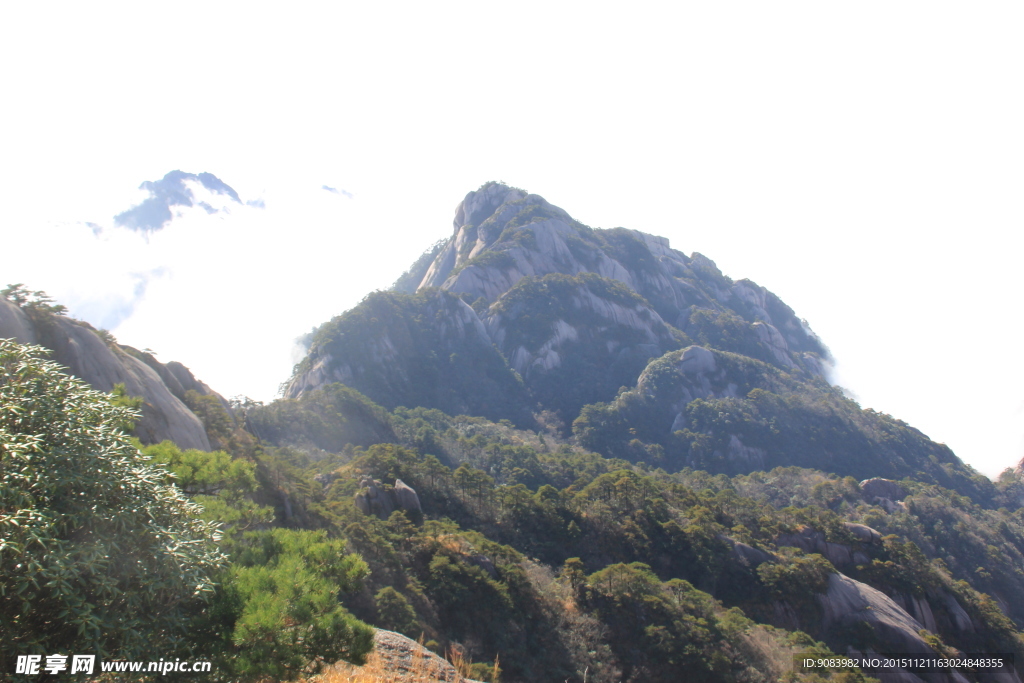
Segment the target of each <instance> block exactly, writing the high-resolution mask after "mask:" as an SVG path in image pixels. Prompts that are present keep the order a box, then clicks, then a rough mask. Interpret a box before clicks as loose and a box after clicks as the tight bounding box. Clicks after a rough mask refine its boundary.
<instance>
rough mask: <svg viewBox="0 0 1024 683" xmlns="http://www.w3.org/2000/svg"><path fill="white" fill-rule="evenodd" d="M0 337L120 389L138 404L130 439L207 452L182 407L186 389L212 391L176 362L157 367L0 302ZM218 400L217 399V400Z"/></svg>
mask: <svg viewBox="0 0 1024 683" xmlns="http://www.w3.org/2000/svg"><path fill="white" fill-rule="evenodd" d="M0 338H14V339H16V340H17V341H19V342H21V343H23V344H37V345H40V346H44V347H46V348H48V349H50V352H51V354H50V358H51V359H52V360H53V361H55V362H57V363H60V364H61V365H63V366H65V367H66V368H68V372H69V373H70V374H72V375H74V376H75V377H78V378H79V379H82V380H84V381H85V382H87V383H89V385H91V386H92V388H94V389H96V390H97V391H104V392H110V391H112V390H113V388H114V385H115V384H124V386H125V391H126V393H127V394H128V395H129V396H138V397H141V398H142V399H143V403H142V418H141V419H140V420H139V421H138V424H137V425H136V428H135V435H136V436H138V437H139V439H140V440H142V442H143V443H158V442H160V441H163V440H165V439H166V440H171V441H173V442H175V443H176V444H178V446H180V447H182V448H197V449H200V450H207V451H208V450H210V441H209V438H208V437H207V435H206V430H205V429H204V427H203V423H202V422H201V421H200V419H199V418H198V417H196V415H195V414H194V413H193V412H192V411H191V410H189V409H188V407H187V406H186V405H185V403H184V400H185V393H186V392H187V391H189V390H193V391H197V392H198V393H200V394H204V395H210V394H213V391H212V390H211V389H210V388H209V387H207V386H206V385H205V384H203V383H202V382H199V381H198V380H196V378H195V377H193V376H192V373H191V372H190V371H189V370H188V368H186V367H185V366H184V365H181V364H180V363H175V362H171V363H167V364H166V365H165V364H162V363H160V362H159V361H157V360H156V359H155V358H153V356H152V355H150V354H148V353H144V352H141V351H138V350H137V349H133V348H131V347H128V346H120V345H118V344H116V343H115V342H113V341H112V338H105V337H104V336H101V333H100V332H99V331H97V330H95V329H94V328H93V327H92V326H90V325H89V324H87V323H84V322H81V321H78V320H74V319H72V318H68V317H66V316H63V315H54V314H51V313H41V312H35V313H32V314H29V313H26V311H24V310H22V309H21V308H19V307H18V306H16V305H14V304H13V303H11V302H9V301H7V300H5V299H2V298H0ZM218 398H219V397H218Z"/></svg>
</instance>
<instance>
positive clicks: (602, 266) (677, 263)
mask: <svg viewBox="0 0 1024 683" xmlns="http://www.w3.org/2000/svg"><path fill="white" fill-rule="evenodd" d="M429 254H432V256H429V255H428V258H424V259H421V260H420V261H418V262H417V264H414V266H413V268H411V269H410V271H409V272H408V273H406V275H405V276H403V279H402V280H401V282H402V283H403V284H402V285H401V287H400V289H404V290H406V291H408V290H410V289H412V286H411V285H410V282H411V281H412V279H414V278H415V277H416V276H417V275H419V273H420V272H421V271H422V272H423V274H422V277H421V278H420V280H419V284H418V285H417V286H416V291H417V292H418V293H419V298H412V299H409V300H407V301H406V300H401V301H402V302H401V303H398V302H399V301H400V298H401V297H404V296H406V294H404V293H397V292H396V293H394V294H392V295H391V296H392V299H391V300H390V301H388V302H386V305H384V302H383V301H382V298H381V297H380V296H371V297H368V298H367V300H366V301H364V302H363V304H362V305H361V306H360V307H357V308H356V309H354V310H353V311H350V312H349V313H347V314H345V315H344V316H339V318H336V319H335V320H333V321H331V322H330V323H328V324H326V325H324V326H323V327H322V328H321V329H320V330H319V331H318V332H317V334H316V335H314V339H313V343H312V345H311V347H310V349H309V354H308V357H307V358H306V359H305V360H304V361H303V362H302V363H301V364H300V365H299V366H298V368H297V371H296V374H295V375H294V376H293V378H292V379H291V381H290V383H289V384H288V386H287V389H286V391H285V395H286V396H288V397H293V398H294V397H298V396H301V395H303V394H304V393H305V392H308V391H311V390H313V389H315V388H317V387H319V386H322V385H323V384H325V383H328V382H333V381H339V382H344V383H346V384H349V385H350V386H353V387H355V388H357V389H359V390H360V391H363V392H364V393H366V394H367V395H368V396H370V397H371V398H373V399H374V400H377V401H379V402H381V403H382V404H384V405H387V406H390V405H402V404H404V405H412V404H413V403H412V402H411V400H410V399H412V398H414V395H413V394H414V392H412V391H411V388H410V386H411V385H410V383H411V382H415V380H416V378H414V377H413V376H412V375H413V374H414V372H413V370H414V368H413V367H412V366H409V365H407V364H406V363H405V362H404V361H403V360H402V359H403V358H408V357H409V354H408V353H407V352H408V351H409V350H410V348H411V347H410V346H409V345H408V344H404V345H403V342H408V341H412V340H413V338H414V337H416V335H415V334H410V333H409V330H410V328H411V327H422V325H420V324H419V323H416V322H409V321H398V320H397V319H396V317H395V316H394V315H393V311H394V309H396V308H403V309H405V311H406V312H407V314H408V316H409V317H411V318H413V319H415V320H421V319H422V320H429V321H433V320H435V319H437V316H438V315H442V316H443V317H444V323H443V327H444V328H445V329H440V328H438V329H437V330H436V333H437V335H439V336H438V339H437V340H436V341H437V342H439V343H437V344H431V345H429V346H425V345H424V344H422V343H418V344H417V350H414V355H418V356H420V360H419V361H418V362H416V363H415V364H413V365H414V366H415V367H416V368H423V367H425V366H427V367H433V368H435V370H437V367H436V366H437V364H436V363H434V362H428V363H426V364H424V362H423V359H422V357H423V356H425V355H429V354H431V353H433V354H436V355H438V356H439V357H440V356H446V357H448V358H453V357H457V356H459V355H460V351H459V348H464V347H465V346H466V345H467V344H468V345H469V346H472V347H474V348H477V349H479V350H482V349H485V348H486V347H491V346H493V347H494V348H495V349H497V351H498V352H499V353H500V355H501V358H502V359H503V362H504V363H506V364H507V365H508V366H509V368H510V369H511V370H514V371H515V375H517V376H518V377H515V380H516V381H518V379H519V378H521V379H522V381H523V383H524V385H525V389H526V392H522V391H521V390H518V389H513V390H512V394H515V395H516V396H515V398H516V399H517V400H519V402H520V405H519V408H518V410H517V413H518V414H519V415H521V416H522V415H529V413H531V412H533V411H535V410H536V409H537V408H538V407H539V408H542V409H550V410H553V411H556V412H558V413H560V414H561V416H562V419H563V420H566V421H571V420H572V419H573V418H574V417H575V415H576V414H577V413H578V412H579V410H580V409H581V408H582V407H583V405H585V404H587V403H592V402H595V401H602V400H609V399H611V398H613V397H614V396H615V394H616V392H617V390H618V389H619V387H621V386H630V385H632V384H633V383H634V382H635V381H636V378H637V377H638V376H639V374H640V373H641V372H642V371H643V369H644V367H645V366H646V364H647V362H648V361H649V360H651V359H653V358H657V357H659V356H661V355H662V354H664V353H666V352H667V351H671V350H673V349H678V348H680V347H681V346H684V345H686V344H687V343H689V342H692V341H697V342H701V343H707V344H713V345H715V346H716V347H718V348H725V349H726V350H732V351H736V352H738V353H744V354H745V355H748V356H751V357H754V358H758V359H761V360H763V361H765V362H766V363H769V364H772V365H774V366H777V367H779V368H782V369H785V370H787V371H790V372H795V373H799V374H801V375H806V376H808V377H812V376H821V375H822V373H823V368H824V365H823V364H826V363H827V362H828V361H829V355H828V351H827V350H826V349H825V347H824V346H823V345H822V344H821V342H820V341H819V340H818V339H817V337H815V336H814V334H813V333H811V332H810V330H809V329H808V328H807V326H806V325H805V324H804V323H802V322H801V321H800V320H799V319H797V317H796V316H795V314H794V313H793V311H792V310H791V309H789V307H788V306H786V305H785V304H784V303H782V301H781V300H779V299H778V297H776V296H775V295H774V294H772V293H771V292H769V291H768V290H766V289H764V288H763V287H760V286H758V285H756V284H755V283H753V282H751V281H749V280H741V281H738V282H733V281H732V280H730V279H729V278H727V277H726V276H724V275H723V274H722V273H721V272H720V271H719V270H718V268H717V267H716V266H715V264H714V263H713V262H712V261H711V260H710V259H708V258H706V257H704V256H702V255H700V254H693V255H692V256H686V255H684V254H682V253H681V252H678V251H676V250H674V249H671V248H670V246H669V243H668V240H666V239H664V238H661V237H654V236H652V235H647V234H644V233H641V232H637V231H632V230H625V229H622V228H616V229H613V230H594V229H591V228H589V227H587V226H585V225H583V224H581V223H579V222H578V221H575V220H574V219H572V218H571V217H570V216H569V214H568V213H566V212H565V211H564V210H562V209H560V208H558V207H555V206H552V205H551V204H549V203H548V202H547V201H545V200H544V199H543V198H542V197H539V196H537V195H529V194H526V193H524V192H523V191H521V190H517V189H514V188H510V187H507V186H505V185H501V184H497V183H491V184H488V185H485V186H484V187H482V188H481V189H480V190H477V191H475V192H470V193H469V194H468V195H467V196H466V198H465V199H464V200H463V201H462V202H461V203H460V204H459V206H458V208H457V209H456V215H455V221H454V232H453V234H452V236H451V237H450V238H449V239H448V240H447V242H446V243H444V244H443V245H435V247H433V248H432V249H431V250H430V252H429ZM436 289H440V290H441V291H442V292H449V293H452V294H457V295H458V299H459V300H460V302H461V303H462V305H458V304H456V303H454V302H453V300H451V299H445V298H444V297H443V296H442V295H441V294H432V293H431V292H433V291H435V290H436ZM442 308H443V309H444V312H443V313H441V309H442ZM379 309H389V310H390V311H391V312H390V313H389V312H388V311H382V310H379ZM381 312H383V315H379V314H378V313H381ZM385 318H386V319H387V321H386V322H385V321H384V319H385ZM357 319H358V320H359V321H361V322H360V324H362V323H368V324H369V325H370V326H371V328H374V329H376V333H375V334H372V335H366V334H361V333H360V331H359V330H356V329H355V321H356V320H357ZM375 321H376V322H375ZM430 324H431V325H434V326H435V327H437V326H438V324H437V323H430ZM385 327H386V329H385ZM396 337H397V338H398V339H396ZM416 341H417V342H420V341H421V340H420V339H416ZM400 347H401V350H400ZM395 363H396V364H397V365H395ZM484 365H485V366H486V367H487V368H488V376H487V382H493V383H496V384H497V385H500V386H506V385H508V386H511V385H510V382H509V380H508V379H507V378H498V375H501V374H502V372H501V370H500V368H498V367H497V366H496V365H494V364H492V363H485V364H484ZM432 372H433V371H432ZM449 372H451V369H445V370H444V373H443V374H447V373H449ZM428 374H431V373H428ZM567 380H571V381H567ZM434 384H435V386H437V387H439V388H440V387H443V388H444V391H443V392H442V393H444V394H445V395H444V396H441V395H438V396H436V397H435V399H434V400H430V401H426V402H422V401H421V402H420V403H418V404H417V405H429V406H431V407H437V408H441V409H442V410H448V411H451V410H456V411H457V412H469V413H471V414H476V415H484V416H493V414H496V413H494V411H493V410H489V409H488V408H487V407H486V405H487V403H488V402H483V403H481V401H480V400H479V397H476V398H474V397H472V396H471V395H469V394H467V393H466V392H465V391H464V390H462V389H460V388H458V387H453V386H451V383H450V382H447V381H446V380H444V379H441V380H439V381H435V382H434ZM477 394H479V392H477ZM417 398H418V397H417ZM490 403H493V401H492V402H490ZM506 417H507V415H506ZM519 421H520V422H522V420H521V419H520V420H519Z"/></svg>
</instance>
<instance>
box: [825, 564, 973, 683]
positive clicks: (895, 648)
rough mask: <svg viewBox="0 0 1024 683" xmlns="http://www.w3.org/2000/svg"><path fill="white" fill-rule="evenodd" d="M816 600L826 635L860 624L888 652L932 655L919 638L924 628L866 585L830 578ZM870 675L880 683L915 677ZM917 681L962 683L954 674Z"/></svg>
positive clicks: (922, 677) (922, 676) (923, 676)
mask: <svg viewBox="0 0 1024 683" xmlns="http://www.w3.org/2000/svg"><path fill="white" fill-rule="evenodd" d="M816 598H817V601H818V604H819V605H820V606H821V609H822V613H823V614H822V626H823V628H824V629H825V630H826V632H828V631H834V630H842V629H843V628H844V627H849V626H851V625H855V624H857V623H864V624H868V625H869V626H871V628H872V629H873V630H874V632H875V634H876V636H877V637H878V638H879V639H880V640H881V641H882V642H884V643H885V644H886V647H887V648H890V651H892V652H905V653H908V654H911V655H914V654H917V655H924V656H933V655H934V654H935V652H934V651H933V650H932V649H931V647H929V646H928V643H926V642H925V640H924V638H922V637H921V636H920V634H919V632H920V631H921V630H922V629H923V628H924V626H923V625H922V624H921V623H920V622H918V621H917V620H916V619H914V618H913V617H911V616H910V615H909V614H908V613H907V612H906V611H905V610H904V609H902V608H901V607H900V606H899V605H898V604H896V602H895V601H894V600H893V599H892V598H890V597H889V596H887V595H885V594H884V593H882V592H881V591H879V590H876V589H874V588H872V587H871V586H869V585H867V584H864V583H861V582H859V581H855V580H854V579H851V578H850V577H848V576H845V575H844V574H839V573H836V574H831V575H829V580H828V589H827V590H826V592H825V593H823V594H819V595H817V596H816ZM872 675H876V676H879V677H880V679H881V680H882V681H883V683H895V682H897V681H913V680H914V678H910V677H908V676H914V675H915V674H910V672H907V671H883V672H877V673H874V674H872ZM917 678H918V680H921V681H929V682H932V683H960V682H961V681H966V679H965V678H963V676H961V675H960V674H959V673H957V672H941V673H928V674H920V675H918V676H917Z"/></svg>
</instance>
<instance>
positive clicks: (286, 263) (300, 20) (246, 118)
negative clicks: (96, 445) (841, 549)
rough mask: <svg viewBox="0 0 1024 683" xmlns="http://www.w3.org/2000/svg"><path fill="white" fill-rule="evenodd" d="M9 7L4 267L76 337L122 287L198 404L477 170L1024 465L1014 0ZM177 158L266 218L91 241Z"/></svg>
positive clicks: (307, 320) (885, 406)
mask: <svg viewBox="0 0 1024 683" xmlns="http://www.w3.org/2000/svg"><path fill="white" fill-rule="evenodd" d="M19 5H20V6H17V7H16V6H14V3H5V4H4V5H2V7H0V124H2V128H0V130H2V131H3V133H2V135H0V187H2V188H3V200H2V201H0V233H2V241H0V245H2V246H0V249H2V252H0V254H2V257H0V280H2V281H3V283H7V282H25V283H26V284H27V285H28V286H29V287H31V288H33V289H44V290H47V291H48V292H50V293H51V294H53V295H55V296H56V297H57V298H58V299H59V300H61V301H62V302H64V303H67V304H68V305H69V306H70V307H71V309H72V312H73V313H75V314H76V315H78V316H80V317H83V318H85V319H87V320H90V321H91V322H93V323H94V324H97V325H100V324H102V321H103V320H104V319H110V315H111V313H110V311H111V310H114V309H117V308H118V307H119V306H124V305H126V303H127V302H129V301H131V300H132V297H133V287H134V286H135V284H136V283H137V282H139V280H140V278H142V277H149V279H150V284H149V287H148V289H147V290H146V293H145V296H144V297H142V299H141V300H140V301H138V302H137V305H136V306H135V308H134V309H133V310H134V313H133V314H132V315H131V317H129V318H128V319H127V321H125V322H124V323H123V324H121V325H120V326H118V327H117V328H116V329H115V330H114V332H115V334H116V335H117V336H118V338H119V339H120V340H121V341H122V342H124V343H129V344H133V345H136V346H139V347H150V348H153V349H155V350H156V351H157V352H158V353H159V357H160V358H161V359H162V360H164V361H168V360H180V361H182V362H184V363H185V364H186V365H188V366H190V367H191V368H192V369H193V370H194V371H195V372H196V374H197V375H198V376H199V377H200V378H201V379H203V380H205V381H207V382H208V383H209V384H211V385H212V386H213V387H214V388H215V389H217V390H218V391H220V392H221V393H224V394H225V395H234V394H240V393H245V394H248V395H250V396H253V397H256V398H261V399H270V398H271V397H272V396H273V395H274V392H275V390H276V388H277V385H278V383H280V382H282V381H284V380H285V379H286V378H287V376H288V374H289V371H290V366H291V363H292V362H293V359H292V358H291V357H290V355H289V354H290V348H291V340H292V339H294V338H295V337H296V336H298V335H299V334H301V333H303V332H305V331H308V330H309V329H310V328H311V327H312V326H313V325H315V324H318V323H320V322H323V321H324V320H326V319H327V318H329V317H330V316H332V315H334V314H337V313H340V312H341V311H343V310H344V309H346V308H348V307H350V306H352V305H353V304H354V303H356V302H358V301H359V299H361V298H362V297H363V296H364V295H365V294H366V293H367V292H369V291H371V290H373V289H376V288H382V287H386V286H388V285H389V284H390V283H391V282H392V281H393V280H394V279H395V278H396V277H397V276H398V275H399V274H400V273H401V272H402V271H403V270H404V269H405V268H406V267H407V266H408V265H409V264H410V263H411V262H412V261H413V260H414V258H415V257H416V256H417V255H418V254H419V253H420V252H422V251H423V250H424V249H425V248H426V247H427V246H429V245H430V244H431V243H433V242H434V241H435V240H437V239H438V238H440V237H444V236H447V235H448V234H449V232H450V230H451V223H450V221H451V218H452V214H453V210H454V208H455V205H456V204H457V203H458V202H459V201H460V200H461V198H462V197H463V196H464V195H465V193H466V192H467V191H469V190H472V189H475V188H476V187H477V186H479V185H480V184H481V183H483V182H484V181H487V180H492V179H495V180H505V181H507V182H509V183H511V184H513V185H517V186H519V187H525V188H527V189H528V190H530V191H531V192H535V193H538V194H541V195H543V196H544V197H546V198H547V199H548V200H550V201H551V202H553V203H555V204H557V205H559V206H562V207H563V208H565V209H566V210H567V211H569V212H570V213H571V214H572V215H574V216H575V217H577V218H579V219H580V220H582V221H583V222H585V223H587V224H589V225H592V226H594V227H614V226H618V225H622V226H626V227H629V228H636V229H640V230H643V231H646V232H651V233H655V234H659V235H664V236H667V237H669V238H670V239H671V241H672V245H673V246H674V247H675V248H677V249H680V250H681V251H684V252H686V253H690V252H692V251H695V250H696V251H700V252H702V253H704V254H706V255H707V256H709V257H711V258H712V259H714V260H715V261H716V262H717V263H718V265H719V266H720V267H721V268H722V270H723V271H724V272H726V273H727V274H728V275H731V276H732V277H734V278H737V279H738V278H741V277H750V278H752V279H754V280H756V281H757V282H758V283H760V284H762V285H765V286H767V287H768V288H769V289H771V290H773V291H774V292H776V293H777V294H779V295H780V296H781V297H782V299H783V300H784V301H786V302H787V303H788V304H790V305H791V306H792V307H793V308H794V309H795V310H796V311H797V314H798V315H800V316H802V317H805V318H807V320H808V321H809V322H810V324H811V326H812V327H813V328H814V329H815V331H817V332H818V333H819V334H820V335H821V337H822V338H823V339H824V341H825V342H826V343H827V344H828V345H829V346H830V347H831V349H832V351H833V352H834V354H835V355H836V357H837V358H838V360H839V363H840V365H839V377H840V381H841V382H842V383H843V385H844V386H847V387H849V388H851V389H852V390H853V391H854V392H855V393H856V394H857V395H858V396H859V397H860V399H861V402H862V404H863V405H865V406H870V407H873V408H876V409H878V410H882V411H885V412H889V413H892V414H894V415H896V416H897V417H900V418H902V419H905V420H907V421H908V422H910V423H911V424H913V425H915V426H917V427H919V428H920V429H921V430H922V431H924V432H925V433H926V434H928V435H929V436H931V437H932V438H934V439H936V440H938V441H944V442H946V443H948V444H949V445H950V446H951V447H952V448H953V449H954V450H955V451H956V452H957V453H958V454H959V455H960V456H961V457H962V458H964V459H965V460H967V461H968V462H970V463H971V464H973V465H974V466H975V467H977V468H978V469H980V470H981V471H983V472H985V473H986V474H989V475H993V474H995V473H997V472H998V471H1000V470H1002V469H1003V468H1004V467H1007V466H1011V465H1013V464H1015V463H1016V462H1017V461H1018V460H1020V458H1021V456H1022V455H1024V396H1022V393H1021V391H1020V389H1019V388H1020V387H1021V386H1022V384H1024V354H1021V353H1020V352H1019V349H1018V347H1019V345H1020V339H1021V336H1022V335H1021V332H1022V327H1024V325H1022V323H1021V312H1020V303H1019V301H1020V294H1021V289H1022V288H1021V284H1020V282H1021V280H1020V278H1019V277H1018V274H1019V272H1020V268H1019V266H1018V258H1019V256H1020V254H1021V253H1022V251H1024V250H1022V246H1024V245H1022V242H1024V240H1022V237H1021V226H1022V219H1024V205H1022V196H1024V195H1022V192H1021V188H1022V183H1021V181H1022V176H1024V168H1022V159H1024V132H1022V130H1024V126H1022V123H1021V122H1022V121H1024V89H1022V88H1021V84H1022V77H1024V41H1021V40H1020V36H1021V35H1022V30H1024V6H1022V5H1020V4H1019V3H1016V2H984V3H947V2H928V3H925V2H892V1H891V0H890V1H888V2H860V3H836V2H821V1H820V0H817V1H815V2H781V3H765V2H726V3H704V2H701V3H697V2H680V3H672V4H671V5H670V4H669V3H664V4H643V5H641V6H640V8H639V9H637V8H635V7H634V6H632V5H631V6H630V7H629V9H628V10H626V9H625V7H626V6H625V5H621V4H620V5H618V6H616V7H615V8H609V9H601V8H600V6H598V5H595V4H594V3H572V4H569V3H561V4H558V5H557V6H556V7H552V6H551V4H550V3H529V2H517V3H512V4H507V3H506V4H490V5H488V4H486V3H415V4H414V3H387V4H385V3H360V4H358V5H357V4H352V3H329V4H328V3H323V4H321V5H318V4H311V3H304V4H302V5H301V6H300V8H299V9H296V8H295V7H293V6H290V5H289V6H288V7H287V8H285V5H284V4H280V3H279V4H277V5H275V7H274V9H266V7H267V6H266V5H261V4H259V3H218V4H216V5H215V6H212V7H211V5H213V4H212V3H174V4H170V5H168V4H167V3H160V4H152V3H130V4H124V5H109V4H107V5H99V4H97V3H76V4H72V3H67V4H64V5H60V4H50V3H47V4H40V3H19ZM609 7H610V6H609ZM172 169H181V170H183V171H187V172H192V173H199V172H202V171H208V172H210V173H213V174H215V175H217V176H218V177H219V178H221V179H222V180H223V181H224V182H226V183H228V184H229V185H231V186H232V187H234V188H235V189H236V190H237V191H238V192H239V193H240V195H241V196H242V199H243V200H248V199H257V198H263V199H264V201H265V202H266V206H267V208H266V210H264V211H260V210H258V209H252V208H248V207H241V206H238V205H234V206H233V207H232V208H230V211H231V213H230V215H227V214H224V213H220V214H214V215H212V216H207V215H205V214H204V213H202V212H201V211H198V212H196V211H192V212H186V214H185V215H184V216H183V217H182V218H181V219H176V220H175V221H174V222H173V223H172V224H171V225H170V226H169V228H168V229H167V230H165V231H163V232H162V233H158V234H155V235H154V236H153V237H151V239H150V240H149V242H148V243H147V242H145V241H144V240H141V239H139V238H138V237H137V236H135V235H130V234H127V233H125V232H124V231H119V230H114V229H110V226H111V225H112V217H113V216H114V215H115V214H116V213H119V212H121V211H123V210H125V209H127V208H129V207H130V206H132V205H133V204H136V203H138V201H140V200H141V199H142V197H143V196H144V195H143V194H142V193H140V192H138V191H137V189H136V188H137V187H138V185H139V184H140V183H141V182H142V181H144V180H157V179H159V178H161V177H162V176H163V175H164V174H165V173H166V172H168V171H170V170H172ZM324 184H326V185H330V186H333V187H337V188H339V189H344V190H346V191H348V192H350V193H352V194H353V198H351V199H349V198H346V197H344V196H339V195H335V194H330V193H327V192H324V191H323V190H320V189H319V188H320V187H321V186H322V185H324ZM85 221H91V222H94V223H97V224H99V225H101V226H104V227H106V228H107V230H106V231H105V232H104V233H103V234H102V235H101V237H99V238H97V237H94V236H93V233H92V231H91V230H89V229H88V228H86V227H84V225H83V222H85ZM147 273H148V274H149V275H148V276H147V275H145V274H147ZM133 274H134V275H133Z"/></svg>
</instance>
